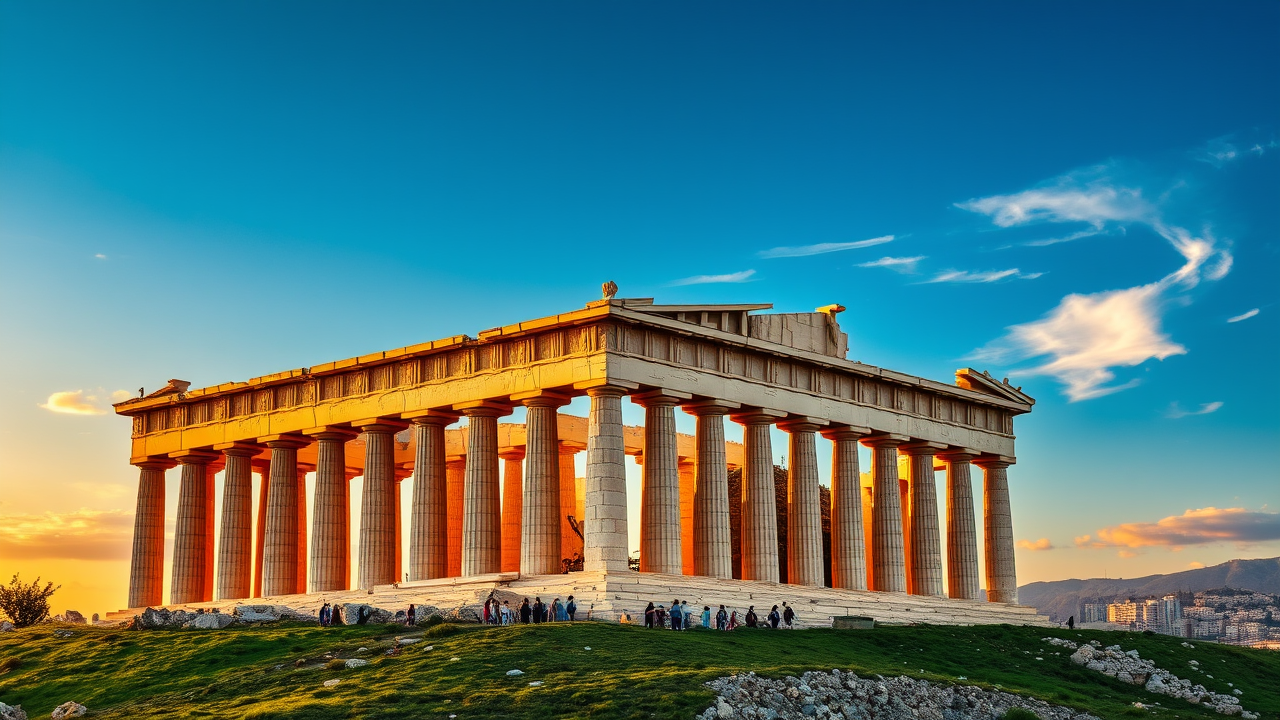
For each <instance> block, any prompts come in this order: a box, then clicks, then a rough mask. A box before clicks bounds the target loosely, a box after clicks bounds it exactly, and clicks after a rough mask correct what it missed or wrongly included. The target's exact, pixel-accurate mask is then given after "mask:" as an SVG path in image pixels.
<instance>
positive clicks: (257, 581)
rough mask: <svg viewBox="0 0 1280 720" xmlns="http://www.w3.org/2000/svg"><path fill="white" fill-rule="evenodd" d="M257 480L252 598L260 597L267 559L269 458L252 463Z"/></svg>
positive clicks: (269, 487) (269, 488)
mask: <svg viewBox="0 0 1280 720" xmlns="http://www.w3.org/2000/svg"><path fill="white" fill-rule="evenodd" d="M253 470H254V472H256V473H258V475H259V476H260V477H259V478H258V515H257V518H256V519H255V520H254V522H255V525H254V533H253V596H254V597H262V568H263V566H264V565H266V558H267V509H268V503H267V496H268V493H269V492H270V490H271V456H270V455H268V456H267V457H266V459H264V460H259V461H258V462H257V463H254V467H253Z"/></svg>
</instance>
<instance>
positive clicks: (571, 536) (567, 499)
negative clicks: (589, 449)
mask: <svg viewBox="0 0 1280 720" xmlns="http://www.w3.org/2000/svg"><path fill="white" fill-rule="evenodd" d="M585 449H586V448H584V447H583V446H582V444H581V443H576V442H572V441H568V440H562V441H561V442H560V514H559V518H560V557H561V558H562V559H572V558H573V555H574V553H577V554H578V555H579V556H581V555H582V548H583V539H582V537H581V536H579V535H578V532H581V531H582V516H581V515H579V513H578V468H577V465H576V464H575V460H574V458H576V457H577V456H578V453H580V452H582V451H583V450H585ZM570 515H572V516H573V519H574V521H575V522H577V523H578V530H577V531H574V529H573V523H571V522H569V516H570ZM557 572H559V571H558V570H557Z"/></svg>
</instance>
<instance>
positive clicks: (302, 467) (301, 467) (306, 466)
mask: <svg viewBox="0 0 1280 720" xmlns="http://www.w3.org/2000/svg"><path fill="white" fill-rule="evenodd" d="M296 465H297V466H298V474H299V475H306V474H307V473H310V472H315V471H316V466H315V465H313V464H311V463H304V462H300V463H296Z"/></svg>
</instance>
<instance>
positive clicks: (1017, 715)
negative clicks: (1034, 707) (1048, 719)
mask: <svg viewBox="0 0 1280 720" xmlns="http://www.w3.org/2000/svg"><path fill="white" fill-rule="evenodd" d="M1004 720H1040V716H1039V715H1037V714H1035V713H1033V712H1031V711H1030V710H1027V709H1025V708H1020V707H1016V708H1010V709H1009V712H1007V713H1005V714H1004Z"/></svg>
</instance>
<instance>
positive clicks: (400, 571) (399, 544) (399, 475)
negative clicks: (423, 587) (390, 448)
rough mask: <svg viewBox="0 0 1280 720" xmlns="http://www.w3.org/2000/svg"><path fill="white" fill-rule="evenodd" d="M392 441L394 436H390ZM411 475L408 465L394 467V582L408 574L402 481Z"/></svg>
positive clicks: (405, 577) (407, 577) (406, 577)
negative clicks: (406, 570) (405, 564)
mask: <svg viewBox="0 0 1280 720" xmlns="http://www.w3.org/2000/svg"><path fill="white" fill-rule="evenodd" d="M391 437H392V440H393V441H394V440H395V436H394V435H392V436H391ZM411 475H413V466H412V465H410V464H409V463H405V464H403V465H396V466H394V469H393V473H392V477H393V478H394V479H395V492H394V494H392V498H394V500H395V516H396V532H395V535H396V540H395V542H396V560H395V568H396V582H400V581H401V580H408V579H409V574H408V573H406V572H405V570H404V557H403V554H404V528H403V527H402V525H403V523H404V481H405V479H406V478H408V477H410V476H411Z"/></svg>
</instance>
